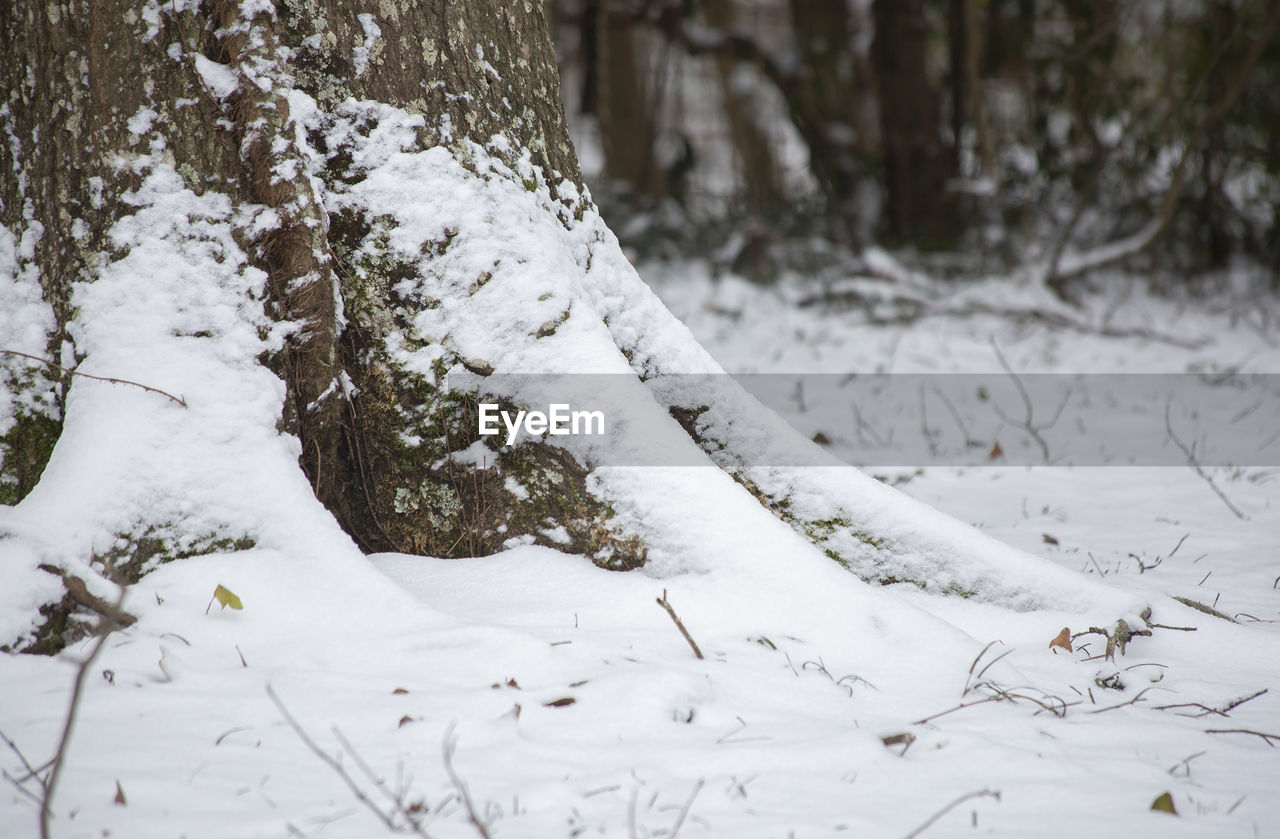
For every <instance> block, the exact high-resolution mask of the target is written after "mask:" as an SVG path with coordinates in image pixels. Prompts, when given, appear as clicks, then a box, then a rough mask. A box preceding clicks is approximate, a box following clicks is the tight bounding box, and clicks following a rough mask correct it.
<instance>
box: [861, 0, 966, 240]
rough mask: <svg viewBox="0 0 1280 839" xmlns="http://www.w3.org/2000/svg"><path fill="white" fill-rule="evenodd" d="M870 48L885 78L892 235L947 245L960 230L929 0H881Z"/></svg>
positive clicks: (882, 124) (883, 96) (886, 171)
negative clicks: (933, 74) (934, 76)
mask: <svg viewBox="0 0 1280 839" xmlns="http://www.w3.org/2000/svg"><path fill="white" fill-rule="evenodd" d="M872 9H873V12H874V16H875V27H876V34H875V43H874V46H873V47H872V55H873V56H874V60H875V67H876V73H877V77H878V78H879V81H880V127H881V138H882V143H883V157H884V183H885V193H886V194H885V200H886V206H885V219H884V229H885V232H886V234H887V237H888V238H889V239H890V240H891V241H894V242H897V243H900V244H908V243H909V244H915V245H917V246H922V247H941V246H943V245H946V244H950V243H951V242H953V241H954V239H955V237H956V235H957V233H958V232H959V231H958V219H957V218H956V202H955V197H954V195H953V194H952V193H951V192H950V191H949V189H948V185H947V181H948V179H949V178H950V177H951V176H952V175H953V174H954V171H953V170H952V168H951V159H952V158H951V155H950V152H949V150H948V149H947V148H944V147H943V144H942V137H941V134H940V132H939V130H938V112H939V108H938V97H937V94H936V93H935V91H934V88H933V85H932V83H931V82H930V80H929V75H928V66H927V52H928V47H929V25H928V22H927V21H926V20H925V14H924V11H925V10H924V0H875V3H874V4H873V6H872Z"/></svg>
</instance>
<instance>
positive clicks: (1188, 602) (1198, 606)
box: [1172, 594, 1239, 623]
mask: <svg viewBox="0 0 1280 839" xmlns="http://www.w3.org/2000/svg"><path fill="white" fill-rule="evenodd" d="M1172 597H1173V599H1174V600H1176V601H1178V602H1179V603H1181V604H1182V605H1184V606H1190V607H1191V608H1192V609H1195V610H1196V611H1197V612H1204V613H1205V614H1206V615H1213V616H1214V617H1215V618H1222V619H1223V620H1224V621H1230V622H1231V623H1239V621H1238V620H1236V619H1235V618H1233V617H1231V616H1230V615H1224V614H1223V613H1222V612H1219V611H1218V610H1217V609H1215V608H1213V607H1212V606H1206V605H1205V604H1203V603H1201V602H1200V601H1198V600H1192V599H1191V598H1190V597H1182V596H1180V595H1177V594H1175V595H1172Z"/></svg>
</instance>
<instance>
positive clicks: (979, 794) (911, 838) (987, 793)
mask: <svg viewBox="0 0 1280 839" xmlns="http://www.w3.org/2000/svg"><path fill="white" fill-rule="evenodd" d="M970 798H994V799H995V800H996V801H999V800H1000V790H991V789H980V790H975V791H974V792H966V793H965V794H964V795H962V796H960V797H959V798H957V799H956V800H955V801H952V802H951V803H950V804H948V805H947V806H946V807H943V808H942V809H941V810H939V811H938V812H936V813H934V814H933V815H932V816H930V817H929V819H928V820H927V821H926V822H925V823H924V824H922V825H920V826H919V827H917V828H916V829H915V830H913V831H911V832H910V833H908V834H907V835H906V836H904V837H902V839H915V837H917V836H919V835H920V834H921V833H924V832H925V831H926V830H928V829H929V828H930V827H932V826H933V823H934V822H936V821H937V820H938V819H940V818H942V817H943V816H945V815H946V814H947V813H949V812H951V811H952V810H953V809H955V808H956V807H958V806H960V805H961V804H963V803H964V802H966V801H968V800H969V799H970Z"/></svg>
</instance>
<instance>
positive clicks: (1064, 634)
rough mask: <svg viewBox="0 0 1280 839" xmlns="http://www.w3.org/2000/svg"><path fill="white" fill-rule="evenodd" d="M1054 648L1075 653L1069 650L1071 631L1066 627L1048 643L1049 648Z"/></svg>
mask: <svg viewBox="0 0 1280 839" xmlns="http://www.w3.org/2000/svg"><path fill="white" fill-rule="evenodd" d="M1054 647H1062V649H1064V650H1066V651H1067V652H1069V653H1070V652H1075V651H1074V650H1073V649H1071V629H1070V628H1069V627H1066V626H1064V627H1062V631H1061V632H1059V633H1058V634H1057V636H1056V637H1055V638H1054V639H1053V640H1052V641H1050V642H1049V648H1050V649H1052V648H1054Z"/></svg>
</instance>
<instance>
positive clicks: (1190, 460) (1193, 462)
mask: <svg viewBox="0 0 1280 839" xmlns="http://www.w3.org/2000/svg"><path fill="white" fill-rule="evenodd" d="M1170 407H1172V403H1167V404H1166V405H1165V406H1164V427H1165V430H1166V431H1168V432H1169V439H1170V440H1172V441H1173V442H1174V445H1176V446H1177V447H1178V448H1180V449H1182V453H1183V455H1185V456H1186V458H1187V465H1188V466H1190V467H1191V468H1192V469H1193V470H1194V471H1195V473H1196V474H1197V475H1199V476H1200V477H1201V478H1202V479H1203V480H1204V482H1205V483H1206V484H1208V485H1209V489H1211V490H1213V494H1214V495H1216V496H1218V497H1219V498H1221V499H1222V503H1223V504H1226V505H1227V509H1228V510H1230V511H1231V512H1233V513H1235V514H1236V518H1238V519H1240V520H1241V521H1248V519H1249V517H1248V516H1246V515H1245V514H1244V513H1242V512H1240V510H1238V509H1237V508H1236V505H1234V504H1232V503H1231V499H1230V498H1227V496H1226V494H1225V493H1223V491H1222V490H1220V489H1218V485H1217V484H1215V483H1214V482H1213V478H1211V477H1209V474H1208V473H1207V472H1205V471H1204V469H1202V468H1201V467H1200V461H1199V460H1197V459H1196V453H1195V451H1194V450H1193V449H1191V448H1189V447H1188V446H1187V444H1186V443H1183V442H1182V440H1180V439H1178V435H1177V434H1174V433H1173V423H1172V422H1171V421H1170V420H1169V409H1170ZM1178 544H1182V543H1181V542H1179V543H1178ZM1206 576H1207V575H1206Z"/></svg>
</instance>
